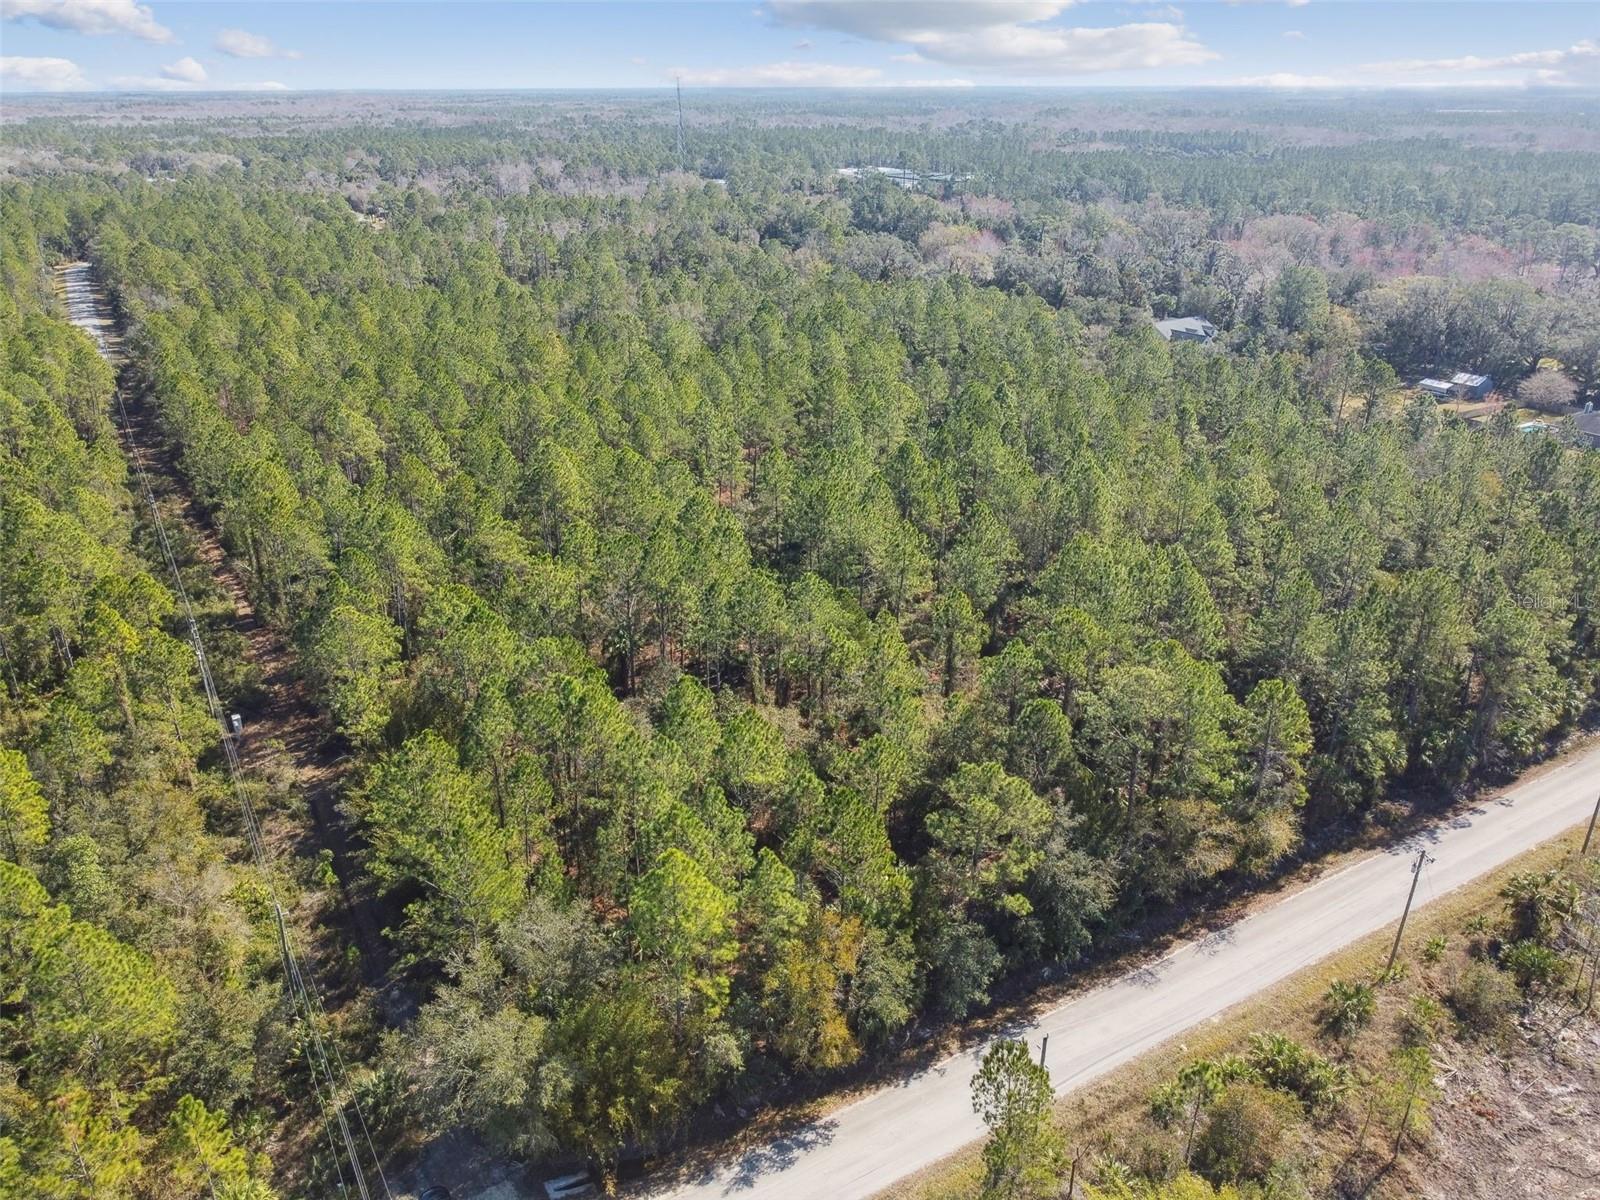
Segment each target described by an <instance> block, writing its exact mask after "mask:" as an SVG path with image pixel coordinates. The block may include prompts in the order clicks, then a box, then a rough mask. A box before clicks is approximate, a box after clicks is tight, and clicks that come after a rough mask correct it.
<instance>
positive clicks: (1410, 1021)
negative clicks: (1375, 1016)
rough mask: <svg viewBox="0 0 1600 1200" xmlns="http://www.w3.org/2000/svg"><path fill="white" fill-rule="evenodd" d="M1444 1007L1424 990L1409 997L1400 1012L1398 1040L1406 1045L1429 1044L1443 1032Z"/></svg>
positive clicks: (1436, 1039)
mask: <svg viewBox="0 0 1600 1200" xmlns="http://www.w3.org/2000/svg"><path fill="white" fill-rule="evenodd" d="M1444 1021H1445V1011H1444V1007H1443V1006H1442V1005H1441V1004H1440V1003H1439V1002H1438V1001H1437V1000H1435V999H1434V998H1433V997H1432V996H1430V995H1428V994H1427V993H1426V992H1419V993H1418V994H1417V995H1415V996H1413V997H1411V1003H1410V1004H1408V1005H1406V1009H1405V1011H1404V1012H1403V1013H1401V1014H1400V1020H1399V1023H1398V1024H1399V1029H1400V1041H1401V1042H1402V1043H1404V1044H1405V1045H1407V1046H1431V1045H1433V1044H1434V1042H1436V1041H1438V1040H1439V1035H1440V1034H1442V1033H1443V1032H1444Z"/></svg>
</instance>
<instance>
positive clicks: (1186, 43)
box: [768, 0, 1218, 78]
mask: <svg viewBox="0 0 1600 1200" xmlns="http://www.w3.org/2000/svg"><path fill="white" fill-rule="evenodd" d="M1071 3H1072V0H927V2H925V3H898V2H896V0H769V6H768V7H769V11H770V12H771V13H772V15H773V17H774V18H775V19H776V20H778V21H779V22H780V23H782V24H784V25H796V26H810V27H815V28H821V29H831V30H834V31H836V32H839V33H848V34H853V35H855V36H857V37H862V38H866V39H868V40H871V41H879V42H900V43H904V44H907V45H910V46H912V47H913V48H914V49H915V50H916V52H917V53H918V54H919V55H920V56H921V57H922V59H923V60H925V61H927V62H937V63H943V64H946V65H949V66H960V67H969V68H974V69H978V70H984V71H994V72H999V73H1004V74H1006V75H1008V76H1011V77H1013V78H1015V77H1017V76H1024V77H1027V76H1040V75H1074V74H1086V73H1089V72H1095V71H1121V70H1130V69H1139V68H1152V67H1173V66H1187V65H1190V64H1193V63H1201V62H1208V61H1210V60H1211V59H1214V58H1216V57H1218V56H1217V55H1216V54H1215V53H1214V52H1212V51H1211V50H1208V49H1207V48H1206V47H1205V46H1203V45H1201V44H1200V43H1199V42H1198V41H1196V40H1195V39H1194V38H1193V36H1192V35H1190V33H1189V31H1188V30H1187V29H1185V28H1184V27H1183V26H1182V25H1181V24H1174V23H1172V22H1168V21H1160V22H1157V21H1150V22H1140V23H1138V24H1133V25H1118V26H1113V27H1109V28H1104V29H1088V28H1069V27H1063V26H1042V25H1040V22H1042V21H1048V20H1050V19H1051V18H1053V17H1056V16H1059V15H1060V14H1061V13H1062V12H1064V11H1065V10H1066V9H1067V8H1068V7H1069V6H1070V4H1071Z"/></svg>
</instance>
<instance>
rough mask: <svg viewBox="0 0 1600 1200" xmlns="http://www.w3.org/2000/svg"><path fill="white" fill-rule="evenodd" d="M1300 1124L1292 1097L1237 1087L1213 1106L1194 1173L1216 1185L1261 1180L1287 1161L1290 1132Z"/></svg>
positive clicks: (1243, 1085) (1247, 1086)
mask: <svg viewBox="0 0 1600 1200" xmlns="http://www.w3.org/2000/svg"><path fill="white" fill-rule="evenodd" d="M1299 1119H1300V1108H1299V1105H1297V1104H1295V1102H1294V1101H1293V1100H1292V1099H1290V1098H1289V1097H1288V1096H1285V1095H1283V1094H1282V1093H1280V1092H1275V1091H1272V1090H1270V1089H1269V1088H1265V1087H1262V1086H1261V1085H1260V1084H1254V1083H1236V1084H1234V1085H1233V1086H1232V1087H1230V1088H1229V1089H1228V1090H1227V1091H1226V1092H1224V1093H1223V1094H1222V1098H1221V1099H1220V1100H1218V1101H1217V1102H1216V1103H1215V1104H1214V1105H1212V1106H1211V1112H1210V1115H1209V1116H1208V1117H1207V1118H1206V1124H1205V1129H1204V1130H1203V1131H1202V1132H1201V1134H1200V1137H1199V1138H1198V1139H1197V1140H1196V1142H1195V1147H1194V1167H1195V1169H1196V1170H1197V1171H1199V1172H1200V1174H1202V1175H1204V1176H1205V1177H1206V1178H1207V1179H1210V1180H1212V1181H1213V1182H1216V1183H1235V1182H1238V1181H1240V1180H1260V1179H1265V1178H1266V1177H1267V1174H1268V1172H1270V1171H1271V1170H1272V1169H1273V1167H1274V1166H1276V1165H1277V1163H1278V1160H1279V1159H1280V1158H1282V1157H1283V1154H1284V1150H1285V1143H1286V1142H1287V1140H1288V1132H1289V1130H1290V1129H1291V1128H1293V1126H1294V1125H1295V1124H1296V1123H1297V1122H1298V1121H1299Z"/></svg>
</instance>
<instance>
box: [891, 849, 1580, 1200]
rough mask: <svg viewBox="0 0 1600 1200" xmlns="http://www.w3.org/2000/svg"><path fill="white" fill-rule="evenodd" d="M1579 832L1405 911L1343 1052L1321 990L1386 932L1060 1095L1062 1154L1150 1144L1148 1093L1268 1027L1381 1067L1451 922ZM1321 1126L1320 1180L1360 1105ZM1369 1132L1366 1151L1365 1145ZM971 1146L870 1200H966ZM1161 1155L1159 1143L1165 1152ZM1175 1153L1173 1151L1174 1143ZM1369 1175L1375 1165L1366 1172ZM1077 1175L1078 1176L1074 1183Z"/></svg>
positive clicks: (1361, 967)
mask: <svg viewBox="0 0 1600 1200" xmlns="http://www.w3.org/2000/svg"><path fill="white" fill-rule="evenodd" d="M1581 836H1582V830H1578V831H1575V832H1569V833H1567V834H1565V835H1563V836H1562V837H1559V838H1556V839H1555V840H1554V841H1551V842H1547V843H1545V844H1544V845H1543V846H1540V847H1537V848H1536V849H1534V850H1531V851H1529V852H1528V853H1526V854H1524V855H1521V856H1520V857H1518V858H1516V859H1513V860H1512V861H1510V862H1508V863H1506V864H1504V865H1503V866H1501V867H1500V868H1499V869H1497V870H1495V871H1493V872H1491V873H1489V874H1487V875H1484V876H1482V877H1480V878H1479V879H1477V880H1475V881H1474V882H1472V883H1470V884H1468V885H1467V886H1465V887H1463V888H1460V889H1457V890H1456V891H1454V892H1452V893H1450V894H1448V895H1446V896H1443V897H1441V898H1439V899H1438V900H1437V901H1434V902H1433V903H1430V904H1428V905H1427V907H1425V908H1423V909H1421V910H1420V911H1418V912H1415V913H1413V915H1412V917H1411V920H1410V922H1409V923H1408V925H1407V927H1406V934H1405V940H1404V943H1403V946H1402V950H1401V957H1400V962H1401V963H1402V964H1404V966H1405V967H1406V968H1407V972H1408V974H1407V976H1406V977H1405V978H1403V979H1401V980H1399V981H1397V982H1395V983H1390V984H1386V985H1384V986H1382V987H1380V988H1379V1009H1378V1013H1377V1016H1376V1018H1375V1019H1374V1020H1373V1022H1372V1024H1371V1025H1370V1026H1369V1027H1368V1028H1367V1029H1366V1030H1365V1031H1364V1032H1362V1033H1361V1034H1359V1035H1357V1036H1356V1037H1355V1038H1354V1039H1352V1040H1351V1042H1350V1043H1349V1045H1348V1046H1344V1045H1342V1044H1340V1043H1337V1042H1335V1041H1333V1040H1332V1039H1330V1038H1328V1037H1326V1036H1325V1035H1323V1034H1322V1033H1321V1031H1320V1030H1319V1028H1318V1025H1317V1011H1318V1009H1319V1007H1320V1005H1321V1001H1322V997H1323V994H1324V993H1325V992H1326V991H1327V988H1328V985H1329V984H1330V983H1331V982H1332V981H1333V980H1335V979H1346V980H1367V981H1371V980H1373V979H1375V978H1376V977H1377V975H1378V974H1379V972H1381V971H1382V969H1383V965H1384V962H1385V960H1386V959H1387V957H1388V953H1389V946H1390V944H1391V942H1392V941H1393V938H1394V929H1393V926H1390V927H1389V928H1388V929H1385V930H1381V931H1379V932H1377V933H1374V934H1372V935H1370V936H1369V937H1366V938H1363V939H1362V940H1361V941H1359V942H1357V943H1355V944H1354V945H1352V946H1350V947H1348V948H1347V949H1345V950H1343V951H1341V952H1339V953H1338V954H1335V955H1333V956H1331V957H1329V958H1327V959H1325V960H1323V961H1322V962H1320V963H1318V964H1316V965H1315V966H1312V967H1309V968H1307V969H1306V970H1304V971H1302V972H1300V973H1299V974H1297V975H1294V976H1291V977H1290V978H1289V979H1287V980H1284V981H1283V982H1282V983H1279V984H1277V985H1276V986H1274V987H1272V988H1269V989H1267V990H1266V991H1264V992H1262V993H1260V994H1259V995H1257V996H1256V997H1254V998H1253V999H1251V1000H1249V1001H1247V1002H1246V1003H1244V1004H1241V1005H1238V1006H1236V1007H1234V1008H1232V1009H1230V1010H1228V1011H1226V1012H1224V1013H1222V1014H1220V1015H1218V1016H1217V1017H1214V1018H1212V1020H1210V1021H1209V1022H1207V1023H1206V1024H1205V1025H1203V1026H1200V1027H1198V1028H1196V1029H1191V1030H1189V1031H1188V1032H1186V1033H1184V1034H1182V1035H1180V1036H1178V1037H1176V1038H1174V1039H1173V1040H1172V1041H1170V1042H1168V1043H1166V1044H1165V1045H1162V1046H1159V1047H1157V1048H1156V1049H1154V1050H1151V1051H1150V1052H1149V1053H1147V1054H1144V1055H1142V1056H1141V1057H1140V1058H1138V1059H1136V1060H1135V1061H1133V1062H1132V1063H1129V1064H1128V1065H1127V1066H1125V1067H1122V1068H1121V1069H1119V1070H1117V1071H1115V1072H1113V1073H1112V1074H1111V1075H1108V1076H1106V1077H1105V1078H1103V1079H1100V1080H1097V1081H1096V1082H1094V1083H1093V1084H1091V1085H1089V1086H1088V1087H1085V1088H1082V1089H1080V1090H1078V1091H1074V1092H1072V1093H1070V1094H1069V1095H1067V1096H1063V1097H1062V1098H1060V1099H1059V1100H1058V1101H1057V1104H1056V1119H1057V1122H1058V1123H1059V1125H1060V1126H1061V1128H1062V1130H1063V1131H1064V1132H1065V1134H1066V1137H1067V1142H1068V1146H1069V1147H1070V1148H1071V1150H1072V1152H1073V1153H1074V1154H1075V1155H1079V1156H1081V1161H1082V1162H1083V1163H1084V1164H1085V1167H1087V1165H1088V1164H1090V1163H1092V1162H1093V1161H1094V1160H1095V1158H1096V1157H1097V1155H1099V1154H1103V1153H1114V1154H1116V1156H1117V1157H1120V1158H1123V1159H1124V1161H1127V1159H1128V1158H1129V1157H1130V1155H1131V1154H1133V1153H1136V1152H1137V1151H1138V1150H1139V1148H1140V1147H1141V1146H1144V1147H1154V1148H1156V1149H1158V1150H1159V1149H1160V1148H1161V1143H1163V1142H1164V1141H1169V1140H1170V1136H1169V1135H1167V1134H1164V1133H1162V1132H1161V1131H1159V1130H1157V1129H1156V1128H1155V1126H1154V1125H1153V1124H1152V1122H1151V1121H1150V1119H1149V1115H1148V1114H1149V1097H1150V1093H1151V1092H1152V1091H1153V1090H1154V1089H1155V1088H1156V1087H1157V1086H1159V1085H1160V1084H1162V1083H1164V1082H1166V1081H1167V1080H1169V1079H1171V1078H1172V1076H1173V1075H1174V1074H1175V1073H1176V1072H1177V1070H1178V1069H1179V1068H1180V1067H1182V1066H1183V1065H1185V1064H1186V1063H1188V1062H1191V1061H1193V1060H1194V1059H1197V1058H1208V1057H1212V1056H1215V1055H1218V1054H1222V1053H1226V1052H1229V1051H1237V1050H1239V1049H1240V1048H1242V1047H1243V1046H1244V1045H1245V1043H1247V1041H1248V1039H1249V1036H1250V1034H1252V1033H1255V1032H1260V1031H1267V1030H1272V1031H1276V1032H1280V1033H1286V1034H1288V1035H1290V1036H1291V1037H1294V1038H1296V1039H1298V1040H1300V1041H1302V1042H1304V1043H1306V1044H1308V1045H1311V1046H1313V1047H1314V1048H1315V1049H1316V1050H1318V1052H1320V1053H1322V1054H1325V1055H1327V1056H1328V1057H1330V1058H1335V1059H1337V1060H1339V1061H1342V1062H1344V1063H1346V1064H1347V1065H1349V1066H1351V1067H1352V1068H1353V1069H1354V1070H1355V1071H1357V1072H1358V1073H1360V1072H1367V1071H1374V1070H1377V1069H1379V1068H1381V1066H1382V1064H1383V1060H1384V1058H1385V1056H1386V1055H1387V1053H1388V1051H1389V1050H1390V1049H1391V1048H1392V1047H1393V1045H1394V1044H1395V1034H1394V1023H1395V1021H1396V1019H1397V1017H1398V1015H1399V1013H1400V1012H1401V1010H1403V1009H1404V1008H1405V1007H1406V1005H1407V1004H1408V1003H1409V1001H1410V999H1411V997H1412V996H1414V995H1415V994H1417V992H1418V991H1420V990H1423V989H1424V988H1427V989H1428V990H1430V991H1433V992H1435V993H1438V992H1442V991H1444V990H1446V989H1447V988H1448V986H1449V982H1450V981H1451V979H1453V977H1454V972H1455V971H1456V970H1458V969H1459V968H1460V965H1461V964H1462V962H1463V961H1464V959H1465V953H1466V950H1465V945H1466V940H1467V939H1466V938H1465V937H1464V936H1463V934H1462V926H1463V924H1464V923H1465V922H1466V920H1467V919H1468V918H1469V917H1471V916H1472V915H1474V914H1476V913H1480V912H1487V913H1489V914H1490V915H1491V916H1498V915H1499V913H1500V910H1501V902H1500V900H1499V891H1500V888H1501V886H1502V885H1503V884H1504V882H1505V881H1506V879H1507V878H1509V877H1510V876H1511V875H1512V874H1514V873H1516V872H1519V871H1529V870H1542V869H1545V868H1547V867H1551V866H1554V865H1556V864H1558V863H1560V862H1563V861H1566V860H1568V859H1570V858H1572V857H1573V856H1574V855H1575V854H1576V851H1577V848H1578V843H1579V841H1580V840H1581ZM1441 935H1442V936H1444V937H1447V938H1448V939H1449V941H1450V948H1449V952H1448V953H1447V954H1446V955H1445V957H1444V958H1442V959H1441V960H1440V962H1439V963H1437V964H1433V965H1425V964H1424V963H1423V961H1422V959H1421V957H1420V952H1421V950H1422V948H1423V946H1424V945H1425V944H1426V943H1427V942H1428V940H1429V939H1430V938H1433V937H1435V936H1441ZM1347 1109H1355V1110H1357V1111H1346V1112H1344V1113H1342V1114H1341V1115H1340V1116H1339V1117H1338V1118H1336V1119H1335V1120H1333V1121H1331V1122H1326V1123H1323V1124H1321V1125H1320V1126H1319V1127H1317V1128H1316V1129H1315V1130H1314V1133H1315V1137H1314V1138H1313V1137H1311V1136H1310V1134H1311V1133H1312V1132H1313V1131H1312V1130H1309V1129H1308V1130H1307V1134H1308V1136H1307V1138H1306V1142H1305V1146H1304V1150H1305V1153H1306V1155H1307V1157H1308V1159H1309V1160H1310V1161H1311V1163H1312V1165H1313V1169H1314V1170H1315V1171H1316V1172H1317V1173H1318V1174H1324V1175H1331V1173H1332V1171H1333V1169H1334V1168H1336V1167H1337V1166H1338V1165H1339V1163H1340V1162H1341V1161H1342V1160H1343V1159H1345V1158H1346V1157H1348V1156H1349V1155H1350V1152H1351V1150H1352V1148H1353V1147H1354V1145H1355V1142H1356V1140H1357V1134H1358V1131H1359V1124H1360V1119H1361V1116H1362V1115H1363V1113H1362V1111H1360V1109H1361V1106H1360V1105H1359V1103H1357V1104H1350V1105H1347ZM1377 1140H1379V1139H1378V1138H1377V1137H1376V1135H1374V1136H1373V1137H1369V1145H1371V1146H1372V1147H1373V1148H1374V1149H1375V1148H1376V1143H1377ZM979 1149H980V1143H973V1144H971V1145H969V1146H967V1147H964V1148H963V1149H962V1150H960V1151H958V1152H957V1153H955V1154H953V1155H951V1156H950V1157H948V1158H946V1159H944V1160H942V1161H941V1162H939V1163H937V1164H935V1165H933V1166H931V1167H928V1168H926V1169H925V1170H923V1171H921V1172H919V1173H918V1174H916V1175H914V1176H911V1177H909V1178H907V1179H905V1180H903V1181H901V1182H900V1183H897V1184H895V1185H894V1186H892V1187H890V1188H888V1189H886V1190H885V1191H883V1192H881V1193H879V1196H880V1200H970V1198H971V1197H972V1196H974V1195H975V1194H976V1193H977V1189H978V1179H979V1170H980V1160H979ZM1167 1149H1170V1146H1168V1147H1167ZM1180 1152H1181V1147H1180ZM1374 1169H1375V1168H1374ZM1080 1178H1081V1177H1080ZM1411 1186H1412V1183H1411V1181H1410V1180H1409V1177H1408V1176H1407V1174H1406V1170H1405V1165H1404V1162H1403V1161H1402V1164H1401V1166H1400V1167H1399V1168H1398V1169H1397V1170H1395V1171H1393V1172H1391V1173H1389V1175H1388V1176H1386V1177H1384V1178H1380V1179H1379V1180H1378V1182H1377V1185H1376V1186H1375V1187H1374V1189H1373V1191H1372V1192H1371V1194H1372V1195H1373V1196H1381V1195H1395V1196H1399V1195H1405V1194H1411V1193H1410V1192H1408V1190H1407V1189H1408V1188H1410V1187H1411Z"/></svg>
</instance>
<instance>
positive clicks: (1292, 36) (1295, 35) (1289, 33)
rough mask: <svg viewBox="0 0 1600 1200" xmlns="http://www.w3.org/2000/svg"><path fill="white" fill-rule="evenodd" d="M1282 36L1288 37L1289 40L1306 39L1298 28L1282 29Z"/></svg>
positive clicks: (1301, 40)
mask: <svg viewBox="0 0 1600 1200" xmlns="http://www.w3.org/2000/svg"><path fill="white" fill-rule="evenodd" d="M1283 36H1284V37H1286V38H1288V39H1289V40H1290V41H1291V42H1303V41H1305V40H1306V35H1305V34H1303V33H1301V32H1300V30H1298V29H1285V30H1284V31H1283Z"/></svg>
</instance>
